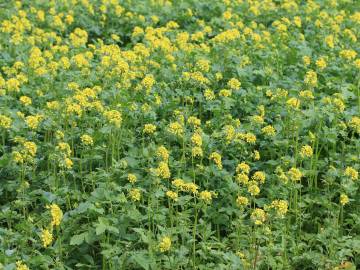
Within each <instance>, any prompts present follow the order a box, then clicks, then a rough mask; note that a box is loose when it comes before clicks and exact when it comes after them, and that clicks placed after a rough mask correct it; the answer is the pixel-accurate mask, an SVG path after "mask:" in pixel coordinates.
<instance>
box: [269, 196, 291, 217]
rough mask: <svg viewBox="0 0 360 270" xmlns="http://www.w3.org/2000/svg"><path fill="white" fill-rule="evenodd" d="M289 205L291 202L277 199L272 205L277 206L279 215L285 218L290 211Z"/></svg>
mask: <svg viewBox="0 0 360 270" xmlns="http://www.w3.org/2000/svg"><path fill="white" fill-rule="evenodd" d="M288 206H289V204H288V202H287V201H284V200H275V201H273V202H272V203H271V206H270V207H272V208H275V210H276V213H277V215H278V216H280V217H281V218H283V217H284V216H285V215H286V213H287V211H288Z"/></svg>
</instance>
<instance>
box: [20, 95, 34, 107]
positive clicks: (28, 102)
mask: <svg viewBox="0 0 360 270" xmlns="http://www.w3.org/2000/svg"><path fill="white" fill-rule="evenodd" d="M20 102H21V103H22V104H24V106H29V105H31V103H32V101H31V98H29V97H27V96H21V97H20Z"/></svg>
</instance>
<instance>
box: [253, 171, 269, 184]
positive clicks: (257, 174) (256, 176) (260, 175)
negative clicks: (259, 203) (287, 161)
mask: <svg viewBox="0 0 360 270" xmlns="http://www.w3.org/2000/svg"><path fill="white" fill-rule="evenodd" d="M251 179H252V180H254V181H258V182H260V183H264V182H265V179H266V175H265V173H264V172H261V171H257V172H255V173H254V175H253V176H252V177H251Z"/></svg>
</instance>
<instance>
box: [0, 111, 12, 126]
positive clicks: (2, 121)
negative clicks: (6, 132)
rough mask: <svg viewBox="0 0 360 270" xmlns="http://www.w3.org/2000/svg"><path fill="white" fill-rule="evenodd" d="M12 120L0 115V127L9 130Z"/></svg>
mask: <svg viewBox="0 0 360 270" xmlns="http://www.w3.org/2000/svg"><path fill="white" fill-rule="evenodd" d="M11 124H12V120H11V118H10V117H7V116H5V115H2V114H0V127H1V128H4V129H9V128H10V127H11Z"/></svg>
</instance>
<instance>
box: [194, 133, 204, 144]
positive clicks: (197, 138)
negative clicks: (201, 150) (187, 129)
mask: <svg viewBox="0 0 360 270" xmlns="http://www.w3.org/2000/svg"><path fill="white" fill-rule="evenodd" d="M191 142H192V143H193V144H194V145H196V146H201V145H202V138H201V135H200V134H199V133H194V134H193V135H192V136H191Z"/></svg>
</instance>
